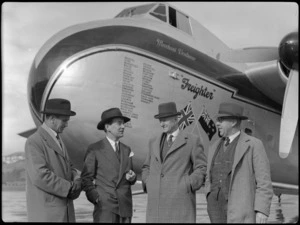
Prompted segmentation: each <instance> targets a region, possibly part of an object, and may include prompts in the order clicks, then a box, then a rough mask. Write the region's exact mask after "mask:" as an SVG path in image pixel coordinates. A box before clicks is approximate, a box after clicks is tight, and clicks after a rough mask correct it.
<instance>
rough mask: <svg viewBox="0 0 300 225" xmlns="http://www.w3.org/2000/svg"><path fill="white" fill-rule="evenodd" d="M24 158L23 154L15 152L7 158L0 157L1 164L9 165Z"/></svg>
mask: <svg viewBox="0 0 300 225" xmlns="http://www.w3.org/2000/svg"><path fill="white" fill-rule="evenodd" d="M24 159H25V156H24V153H23V152H17V153H13V154H10V155H7V156H2V162H4V163H7V164H10V163H15V162H18V161H20V160H24Z"/></svg>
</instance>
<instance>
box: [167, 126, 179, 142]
mask: <svg viewBox="0 0 300 225" xmlns="http://www.w3.org/2000/svg"><path fill="white" fill-rule="evenodd" d="M171 134H172V135H173V138H172V139H173V140H175V138H176V137H177V136H178V134H179V128H177V130H175V131H174V132H173V133H171ZM171 134H167V139H168V138H169V136H170V135H171Z"/></svg>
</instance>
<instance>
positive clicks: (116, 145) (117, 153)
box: [115, 142, 120, 161]
mask: <svg viewBox="0 0 300 225" xmlns="http://www.w3.org/2000/svg"><path fill="white" fill-rule="evenodd" d="M115 148H116V155H117V158H118V160H119V161H120V149H119V145H118V143H117V142H115Z"/></svg>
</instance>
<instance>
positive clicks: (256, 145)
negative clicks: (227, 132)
mask: <svg viewBox="0 0 300 225" xmlns="http://www.w3.org/2000/svg"><path fill="white" fill-rule="evenodd" d="M220 141H221V140H218V141H216V142H215V143H214V144H213V145H212V146H211V147H210V148H209V151H208V158H207V176H206V180H205V192H206V196H208V194H209V193H210V185H211V163H212V158H213V155H214V153H215V151H216V149H217V147H218V145H219V143H220ZM272 197H273V189H272V182H271V175H270V164H269V160H268V157H267V155H266V152H265V148H264V146H263V143H262V142H261V140H259V139H257V138H255V137H253V136H249V135H247V134H245V133H244V132H241V134H240V137H239V140H238V143H237V146H236V150H235V154H234V160H233V165H232V170H231V179H230V184H229V193H228V208H227V223H255V211H259V212H261V213H263V214H265V215H267V216H269V213H270V206H271V201H272Z"/></svg>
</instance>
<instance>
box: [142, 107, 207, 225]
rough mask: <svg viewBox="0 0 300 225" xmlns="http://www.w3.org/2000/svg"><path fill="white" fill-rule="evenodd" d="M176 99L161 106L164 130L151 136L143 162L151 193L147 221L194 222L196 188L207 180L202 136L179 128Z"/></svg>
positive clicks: (144, 183)
mask: <svg viewBox="0 0 300 225" xmlns="http://www.w3.org/2000/svg"><path fill="white" fill-rule="evenodd" d="M178 115H180V112H177V109H176V104H175V103H174V102H168V103H162V104H160V105H159V106H158V114H157V115H155V116H154V118H156V119H159V122H160V126H161V127H162V129H163V133H161V134H159V135H157V136H155V137H153V138H151V139H150V141H149V144H148V154H147V157H146V160H145V162H144V164H143V166H142V181H143V185H144V190H145V191H146V192H147V193H148V202H147V211H146V222H147V223H195V222H196V190H198V189H200V187H201V186H202V185H203V184H204V179H205V174H206V156H205V154H204V149H203V145H202V143H201V141H200V138H199V137H197V136H195V135H193V134H191V133H187V132H186V131H180V130H179V128H178Z"/></svg>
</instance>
